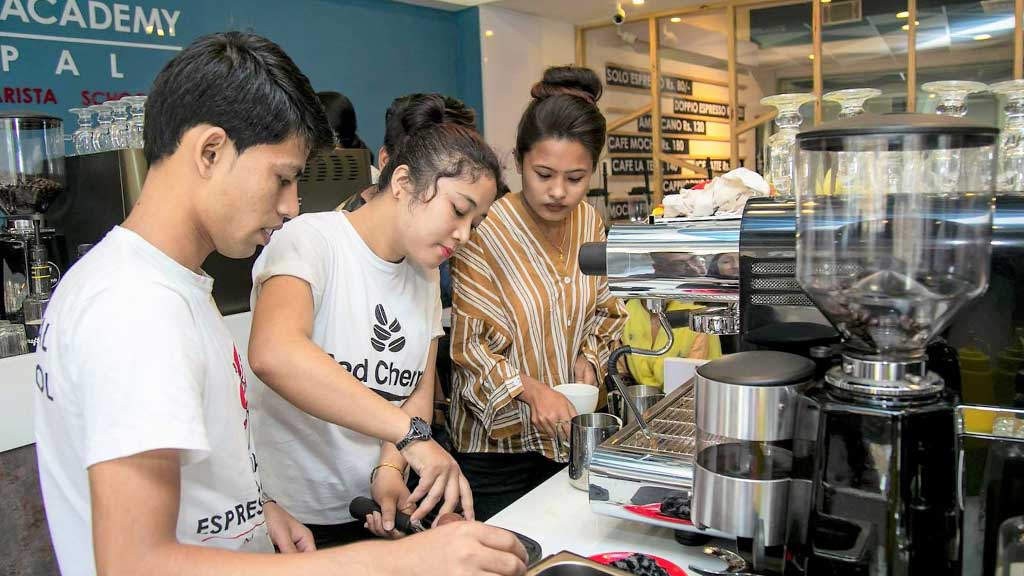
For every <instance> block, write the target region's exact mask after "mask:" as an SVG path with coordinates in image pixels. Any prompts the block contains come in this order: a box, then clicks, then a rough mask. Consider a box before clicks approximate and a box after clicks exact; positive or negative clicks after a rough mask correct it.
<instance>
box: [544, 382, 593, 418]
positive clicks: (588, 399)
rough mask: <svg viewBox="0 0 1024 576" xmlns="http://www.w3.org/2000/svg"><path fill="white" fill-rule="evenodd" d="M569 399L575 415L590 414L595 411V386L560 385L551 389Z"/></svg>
mask: <svg viewBox="0 0 1024 576" xmlns="http://www.w3.org/2000/svg"><path fill="white" fill-rule="evenodd" d="M552 390H554V391H555V392H558V393H560V394H562V395H563V396H565V397H566V398H568V399H569V402H572V405H573V407H575V408H576V413H577V414H590V413H591V412H593V411H594V410H597V396H598V390H597V386H591V385H590V384H576V383H572V384H561V385H559V386H555V387H554V388H552Z"/></svg>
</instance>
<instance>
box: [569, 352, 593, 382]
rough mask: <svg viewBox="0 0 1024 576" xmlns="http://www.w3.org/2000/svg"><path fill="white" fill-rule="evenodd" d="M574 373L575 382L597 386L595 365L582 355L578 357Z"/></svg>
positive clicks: (573, 369)
mask: <svg viewBox="0 0 1024 576" xmlns="http://www.w3.org/2000/svg"><path fill="white" fill-rule="evenodd" d="M572 374H573V382H577V383H579V384H590V385H591V386H597V372H596V371H595V370H594V365H593V364H591V363H590V362H589V361H588V360H587V359H586V358H585V357H584V356H582V355H580V356H577V357H576V364H575V365H574V366H573V368H572Z"/></svg>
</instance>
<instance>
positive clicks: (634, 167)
mask: <svg viewBox="0 0 1024 576" xmlns="http://www.w3.org/2000/svg"><path fill="white" fill-rule="evenodd" d="M609 160H610V161H611V164H612V171H611V175H612V176H642V175H643V173H644V172H647V173H648V174H651V173H652V171H651V170H652V168H653V166H654V163H653V161H652V159H651V158H644V157H642V156H635V157H634V156H629V157H620V158H610V159H609ZM710 160H711V170H713V171H714V172H719V173H721V172H728V171H729V169H730V168H729V159H728V158H711V159H710ZM687 162H690V163H691V164H696V165H697V166H700V167H701V168H704V169H707V167H708V159H707V158H691V159H688V160H687ZM661 173H662V174H663V175H665V176H678V175H681V174H682V173H683V169H682V168H680V167H679V166H676V165H675V164H669V163H668V162H664V161H663V162H662V163H661Z"/></svg>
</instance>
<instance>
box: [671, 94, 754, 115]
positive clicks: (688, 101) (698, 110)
mask: <svg viewBox="0 0 1024 576" xmlns="http://www.w3.org/2000/svg"><path fill="white" fill-rule="evenodd" d="M672 111H673V112H675V113H676V114H689V115H691V116H709V117H711V118H724V119H726V120H728V119H729V105H728V104H723V103H721V102H708V101H706V100H695V99H693V98H673V99H672ZM746 112H747V110H746V106H740V111H739V116H738V118H739V119H740V120H743V119H744V118H745V117H746Z"/></svg>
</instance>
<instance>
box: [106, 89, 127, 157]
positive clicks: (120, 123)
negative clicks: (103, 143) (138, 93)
mask: <svg viewBox="0 0 1024 576" xmlns="http://www.w3.org/2000/svg"><path fill="white" fill-rule="evenodd" d="M107 106H110V110H111V117H112V121H111V123H110V140H111V143H112V144H113V149H114V150H121V149H124V148H127V147H128V138H129V134H130V132H129V125H128V106H129V104H128V102H125V101H124V100H123V99H122V100H114V101H112V102H108V103H107Z"/></svg>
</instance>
